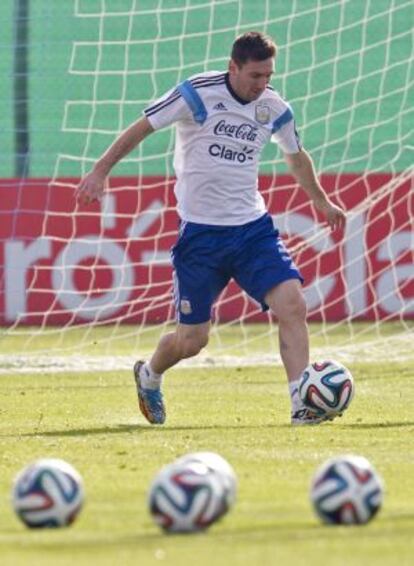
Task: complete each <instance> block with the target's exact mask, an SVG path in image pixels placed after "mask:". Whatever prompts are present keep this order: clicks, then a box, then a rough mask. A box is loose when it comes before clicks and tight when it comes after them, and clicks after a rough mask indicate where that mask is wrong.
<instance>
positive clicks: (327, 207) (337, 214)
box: [315, 200, 346, 230]
mask: <svg viewBox="0 0 414 566" xmlns="http://www.w3.org/2000/svg"><path fill="white" fill-rule="evenodd" d="M315 206H316V208H317V209H318V210H319V211H320V212H322V214H323V215H324V216H325V219H326V221H327V223H328V224H329V226H330V228H331V230H337V229H343V228H345V223H346V215H345V212H344V211H343V210H342V208H340V207H339V206H337V205H336V204H334V203H333V202H331V201H330V200H324V201H321V202H317V201H316V202H315Z"/></svg>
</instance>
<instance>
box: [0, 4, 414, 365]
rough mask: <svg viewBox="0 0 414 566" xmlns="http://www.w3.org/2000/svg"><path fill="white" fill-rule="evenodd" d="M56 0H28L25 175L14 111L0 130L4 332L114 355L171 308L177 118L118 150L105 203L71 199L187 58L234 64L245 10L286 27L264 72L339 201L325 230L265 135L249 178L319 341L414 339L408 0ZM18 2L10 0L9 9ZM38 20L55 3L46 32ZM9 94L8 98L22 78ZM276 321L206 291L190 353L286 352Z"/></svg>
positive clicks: (341, 354) (41, 344) (249, 357)
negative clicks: (255, 173) (340, 230)
mask: <svg viewBox="0 0 414 566" xmlns="http://www.w3.org/2000/svg"><path fill="white" fill-rule="evenodd" d="M57 4H60V6H57ZM64 4H65V5H64V6H62V5H61V3H50V2H46V0H44V1H43V0H36V1H33V2H31V3H30V10H29V12H28V22H27V26H28V32H29V33H27V34H26V36H25V37H26V38H27V39H26V40H27V42H28V45H27V46H26V47H27V49H26V52H27V54H28V65H27V68H26V70H25V73H27V76H26V77H25V78H26V79H27V80H26V81H25V84H26V83H27V82H29V84H30V87H31V92H30V96H29V102H28V116H29V128H30V130H29V131H28V132H27V138H26V140H30V147H28V148H26V149H27V151H28V152H29V155H30V172H29V176H28V178H25V179H23V178H20V179H17V180H16V179H15V178H13V177H14V172H13V170H12V169H11V167H10V163H11V162H12V159H11V158H12V153H13V149H12V148H13V139H15V134H16V128H18V124H17V123H16V124H15V125H14V126H13V124H8V125H7V127H6V128H5V132H4V135H5V140H6V138H7V143H6V142H5V148H6V155H10V160H0V202H1V214H2V222H1V223H0V256H1V259H2V262H1V270H2V273H1V275H2V285H1V287H0V308H1V311H0V316H1V324H2V331H1V332H2V335H3V343H4V344H6V345H10V344H16V345H17V346H16V348H17V349H21V350H22V351H24V352H33V353H34V354H35V355H36V356H37V360H40V361H39V364H40V367H45V366H48V360H49V362H50V360H51V359H54V360H55V361H56V360H59V359H60V358H59V356H60V355H62V356H63V355H65V356H69V357H71V355H72V357H73V360H75V359H76V358H77V357H78V354H79V353H82V356H83V358H82V361H81V362H80V363H81V366H82V364H87V363H89V364H90V367H94V364H95V363H97V364H98V361H97V360H99V359H100V357H102V356H105V357H106V359H109V358H110V357H111V358H112V359H113V360H114V361H113V364H114V365H116V364H118V367H123V366H124V365H125V366H127V365H128V364H129V365H130V359H131V357H133V356H134V355H135V354H136V352H140V353H142V352H144V353H147V352H150V351H151V349H152V348H153V347H154V346H155V342H156V340H157V338H158V336H159V335H160V334H162V332H165V331H166V330H167V329H169V328H170V326H171V325H172V324H173V323H174V309H173V304H172V298H171V264H170V256H169V249H170V247H171V246H172V245H173V243H174V241H175V238H176V235H177V215H176V212H175V201H174V196H173V185H174V171H173V167H172V155H173V149H174V128H169V129H167V130H165V131H161V132H157V133H156V134H154V135H152V136H150V137H149V138H147V139H146V140H145V141H144V142H143V144H142V145H140V147H139V148H138V149H137V150H135V151H134V152H132V153H131V154H130V155H128V156H127V157H126V158H125V159H124V160H123V161H122V162H121V163H120V164H118V165H117V166H116V167H115V168H114V170H113V172H112V175H111V179H110V189H109V190H108V191H107V192H106V194H105V197H104V199H103V200H102V202H101V203H98V204H95V205H92V206H90V207H83V206H78V205H76V203H75V199H74V188H75V187H76V184H77V182H78V180H79V178H80V176H82V175H83V174H85V172H86V171H87V170H89V168H90V167H91V166H92V164H93V163H94V162H95V160H96V159H97V158H98V157H99V155H100V154H101V153H102V151H103V150H104V149H106V147H107V146H108V145H109V144H110V143H111V142H112V141H113V140H114V138H115V137H116V136H117V135H118V134H119V133H120V132H121V131H122V130H123V129H125V128H126V127H127V126H128V125H129V124H130V123H131V122H132V121H133V120H135V119H137V117H139V116H140V114H141V112H142V110H143V109H144V108H145V107H146V106H147V105H148V104H149V103H151V101H153V100H154V99H156V98H157V97H159V96H160V95H161V94H163V93H164V92H165V91H166V90H167V89H169V88H171V87H172V86H174V85H175V84H177V83H178V82H180V81H182V80H184V79H185V78H186V77H188V76H190V75H192V74H195V73H197V72H203V71H207V70H219V71H220V70H225V69H226V67H227V63H228V58H229V51H230V48H231V44H232V42H233V41H234V39H235V37H236V36H237V35H238V34H240V33H243V32H245V31H248V30H251V29H253V30H260V31H264V32H266V33H269V34H270V35H271V36H272V37H273V38H274V40H275V41H276V43H277V44H278V55H277V61H276V73H275V76H274V79H272V84H273V86H274V87H275V88H276V89H277V90H278V91H279V92H280V93H281V94H282V95H283V96H284V97H285V98H287V99H288V100H289V102H290V103H291V105H292V107H293V110H294V113H295V118H296V122H297V126H298V130H299V133H300V136H301V139H302V141H303V144H304V146H305V147H306V149H307V150H308V151H309V152H310V153H311V155H312V157H313V160H314V162H315V167H316V169H317V173H318V175H319V176H320V179H321V182H322V184H323V186H324V188H325V189H326V190H327V192H328V194H329V195H330V196H331V198H332V199H333V200H334V201H336V202H337V203H339V204H341V205H342V206H344V207H345V208H346V210H347V212H348V223H347V228H346V230H345V233H344V234H343V235H342V236H343V237H342V236H341V235H340V234H336V233H331V232H330V231H329V230H328V229H327V227H326V226H325V225H324V223H323V219H322V218H321V216H320V215H319V214H317V213H316V212H315V210H314V209H313V208H312V206H311V205H310V204H309V202H308V201H307V199H306V197H305V195H304V193H303V191H302V190H301V189H300V188H299V187H298V186H297V184H296V183H295V182H294V180H293V179H292V177H291V176H290V175H289V174H288V172H287V170H286V166H285V164H284V161H283V158H282V156H281V154H280V152H278V150H277V148H276V146H274V145H273V144H269V146H268V147H266V148H265V150H264V152H263V158H262V162H261V163H262V164H261V170H260V179H259V185H260V190H261V191H262V193H263V195H264V197H265V200H266V203H267V205H268V208H269V211H270V213H271V215H272V217H273V219H274V223H275V225H276V226H277V227H278V229H279V230H280V232H281V233H282V234H283V236H284V238H285V241H286V242H287V245H288V247H289V249H290V251H291V252H292V254H293V256H294V258H295V260H296V262H297V263H298V265H299V266H300V268H301V270H302V272H303V274H304V276H305V286H304V292H305V297H306V301H307V304H308V311H309V321H310V322H311V326H310V333H311V346H312V356H313V357H315V356H328V355H329V356H330V357H334V356H335V357H337V358H338V359H340V360H343V361H349V360H355V359H361V360H364V359H371V358H373V359H376V360H380V359H382V358H384V357H387V358H388V357H389V356H391V355H393V356H396V357H398V358H401V357H403V358H404V359H407V358H410V359H412V357H413V348H412V347H411V344H412V339H413V319H414V281H413V249H414V245H413V243H414V236H413V220H412V219H413V208H414V198H413V168H412V140H413V129H414V128H413V124H414V115H413V114H414V110H413V106H412V102H411V98H412V92H413V74H414V73H413V65H412V61H413V36H412V24H413V16H412V3H411V2H410V1H405V0H376V1H375V2H374V1H369V0H368V1H367V2H357V1H356V0H350V1H343V0H328V1H325V0H306V1H304V0H297V1H295V2H281V1H276V2H275V1H273V0H272V1H271V0H263V1H261V2H252V1H250V0H237V1H236V0H217V1H213V2H211V1H210V2H207V1H205V0H174V1H173V0H157V1H156V2H154V1H152V0H139V1H138V0H74V1H73V2H67V3H64ZM12 14H13V10H12V9H11V4H10V3H9V2H7V1H6V2H5V3H4V6H3V7H2V8H0V19H3V18H4V19H7V18H10V17H12ZM42 21H43V22H44V21H47V22H51V21H53V27H52V26H51V24H48V26H49V27H48V29H49V32H50V33H48V34H47V35H46V36H45V35H44V30H43V31H42V26H41V22H42ZM41 37H42V38H43V39H42V42H40V41H39V39H40V38H41ZM8 40H9V41H12V38H11V36H10V38H8ZM0 65H2V64H1V63H0ZM6 65H7V61H6V62H4V63H3V66H5V68H6ZM9 65H10V70H12V68H13V67H12V65H13V61H9ZM14 68H17V67H14ZM6 70H7V68H6ZM10 74H11V76H12V75H13V73H12V72H11V73H10ZM29 79H30V80H29ZM62 81H63V83H62ZM410 93H411V94H410ZM0 96H2V97H3V98H2V99H1V98H0V108H1V107H4V108H5V107H6V105H7V100H9V99H10V98H11V97H12V96H13V90H12V89H10V90H8V89H7V88H6V89H5V94H4V95H0ZM410 96H411V97H410ZM9 102H10V100H9ZM29 134H30V135H29ZM7 151H8V152H9V154H7ZM15 151H17V150H16V148H15V149H14V152H15ZM276 330H277V321H276V320H274V319H273V318H272V317H271V316H270V315H269V314H263V313H261V312H260V309H259V308H258V306H257V305H256V304H255V303H254V302H253V301H251V300H250V299H249V298H248V297H247V296H246V295H245V294H244V293H243V292H241V291H240V289H239V288H238V287H237V286H236V284H235V283H232V284H231V285H230V286H229V288H228V289H227V290H226V291H225V292H224V293H223V294H222V296H221V297H220V299H219V301H218V302H217V304H216V305H215V307H214V325H213V328H212V339H211V342H210V345H209V346H208V348H207V349H206V351H205V352H204V353H203V355H201V356H200V357H199V358H198V362H197V361H193V363H238V364H240V363H253V362H254V363H260V362H261V363H269V362H274V361H278V360H279V358H278V353H277V352H278V348H277V339H276ZM47 340H49V342H45V341H47ZM45 344H47V345H46V346H45ZM50 344H53V355H50V351H49V350H50ZM8 347H9V346H6V348H8ZM4 354H8V352H6V351H5V352H4ZM42 356H43V357H42ZM94 356H95V357H94ZM88 360H89V362H88ZM9 363H11V362H10V361H9ZM59 363H60V362H59V361H56V364H55V365H53V364H52V367H55V366H56V367H57V366H59ZM74 363H75V362H74ZM19 364H21V365H23V363H21V355H20V356H16V362H15V366H16V367H18V366H19ZM42 364H43V366H42ZM65 367H66V366H65ZM76 367H77V366H76ZM82 367H83V366H82ZM105 367H108V368H109V367H112V363H111V364H109V363H108V364H106V366H105Z"/></svg>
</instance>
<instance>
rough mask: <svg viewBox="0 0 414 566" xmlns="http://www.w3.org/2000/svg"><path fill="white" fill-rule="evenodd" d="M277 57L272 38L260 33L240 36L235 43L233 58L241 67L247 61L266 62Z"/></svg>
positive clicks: (247, 33) (253, 32) (252, 32)
mask: <svg viewBox="0 0 414 566" xmlns="http://www.w3.org/2000/svg"><path fill="white" fill-rule="evenodd" d="M275 56H276V44H275V43H274V41H273V40H272V38H271V37H269V36H268V35H265V34H263V33H261V32H259V31H248V32H246V33H244V34H243V35H239V37H238V38H237V39H236V41H235V42H234V43H233V47H232V50H231V58H232V59H233V61H234V62H235V63H236V64H237V66H238V67H241V66H242V65H244V64H245V63H247V61H249V60H251V61H264V60H265V59H269V57H275Z"/></svg>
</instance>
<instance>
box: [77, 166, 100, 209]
mask: <svg viewBox="0 0 414 566" xmlns="http://www.w3.org/2000/svg"><path fill="white" fill-rule="evenodd" d="M105 185H106V177H105V176H104V175H102V174H101V173H98V172H97V171H91V172H90V173H88V174H87V175H85V177H83V179H82V180H81V182H80V183H79V185H78V187H77V189H76V193H75V195H76V200H77V201H78V202H79V203H80V204H91V203H92V202H97V201H100V200H101V198H102V195H103V192H104V189H105Z"/></svg>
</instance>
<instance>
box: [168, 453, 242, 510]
mask: <svg viewBox="0 0 414 566" xmlns="http://www.w3.org/2000/svg"><path fill="white" fill-rule="evenodd" d="M188 462H201V463H202V464H205V465H206V466H207V467H208V468H209V469H210V470H211V471H213V472H214V473H215V474H217V477H218V480H219V481H220V482H221V483H222V484H223V489H224V493H225V500H226V503H227V509H226V510H225V513H226V512H227V511H229V510H230V509H231V507H233V505H234V503H235V501H236V494H237V476H236V474H235V472H234V470H233V468H232V467H231V466H230V464H229V463H228V462H227V460H225V459H224V458H223V457H222V456H220V454H216V453H215V452H192V453H190V454H185V455H184V456H181V457H180V458H178V459H177V460H176V463H184V464H185V463H188Z"/></svg>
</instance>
